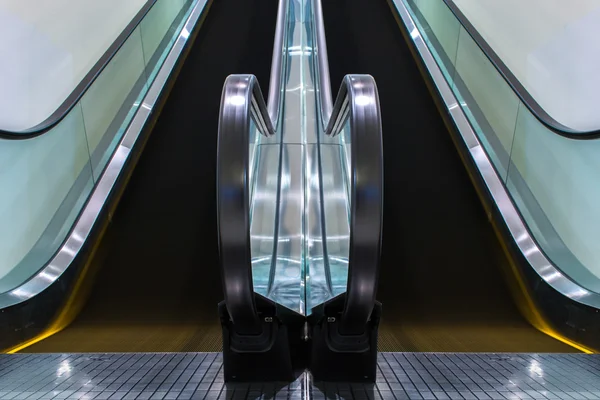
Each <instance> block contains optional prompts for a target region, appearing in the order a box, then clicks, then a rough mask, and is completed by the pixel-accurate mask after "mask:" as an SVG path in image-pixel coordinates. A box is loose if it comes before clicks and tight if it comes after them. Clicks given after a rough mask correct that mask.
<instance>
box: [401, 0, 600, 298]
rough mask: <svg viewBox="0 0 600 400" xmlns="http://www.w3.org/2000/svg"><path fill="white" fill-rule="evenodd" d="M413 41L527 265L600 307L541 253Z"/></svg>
mask: <svg viewBox="0 0 600 400" xmlns="http://www.w3.org/2000/svg"><path fill="white" fill-rule="evenodd" d="M394 4H395V5H396V9H397V10H398V14H399V15H400V18H401V19H402V21H403V23H404V25H405V27H406V29H407V31H408V32H415V31H417V32H418V28H417V26H416V24H415V22H414V20H413V18H412V16H411V15H410V12H409V11H408V8H407V6H406V4H405V3H404V1H403V0H394ZM411 38H412V40H413V43H414V45H415V47H416V49H417V51H418V52H419V54H420V56H421V59H422V60H423V62H424V63H425V66H426V68H427V70H428V72H429V75H430V76H431V79H432V80H433V82H434V83H435V85H436V87H437V90H438V92H439V94H440V96H441V98H442V100H443V101H444V104H445V105H446V108H447V110H448V112H449V114H450V116H451V118H452V119H453V120H454V123H455V124H456V126H457V127H458V131H459V133H460V135H461V137H462V140H463V141H464V143H465V144H466V146H467V148H468V150H469V152H470V154H471V157H472V158H473V160H474V162H475V164H476V166H477V168H478V169H479V172H480V174H481V177H482V178H483V181H484V182H485V185H486V187H487V189H488V190H489V192H490V194H491V196H492V199H493V200H494V202H495V204H496V206H497V207H498V210H499V211H500V215H501V216H502V219H503V220H504V223H505V224H506V226H507V227H508V230H509V232H510V234H511V236H512V238H513V240H514V241H515V243H516V244H517V246H518V248H519V250H520V251H521V253H522V254H523V255H524V256H525V258H526V259H527V261H528V263H529V265H530V266H531V267H532V268H533V269H534V270H535V271H536V273H537V274H538V275H539V276H540V277H541V278H542V279H543V280H544V281H545V282H546V283H548V285H550V287H552V288H554V289H555V290H557V291H558V292H559V293H561V294H562V295H564V296H566V297H568V298H570V299H572V300H574V301H576V302H579V303H581V304H584V305H587V306H590V307H594V308H600V294H597V293H594V292H591V291H589V290H587V289H585V288H583V287H581V286H579V285H578V284H576V283H575V282H573V281H572V280H571V279H569V277H568V276H566V275H565V274H563V273H562V272H561V271H560V270H559V269H558V268H556V266H555V265H554V264H553V263H552V262H551V261H550V260H549V259H548V258H547V257H546V256H545V255H544V253H543V252H542V250H541V249H540V247H539V246H538V245H537V243H536V242H535V240H534V239H533V237H532V236H531V234H530V233H529V230H528V229H527V226H526V225H525V222H524V221H523V220H522V219H521V216H520V215H519V212H518V211H517V209H516V207H515V205H514V203H513V202H512V200H511V198H510V196H509V194H508V192H507V190H506V188H505V186H504V184H503V183H502V180H501V179H500V177H499V176H498V174H497V172H496V170H495V169H494V167H493V166H492V162H491V160H490V158H489V157H488V155H487V153H486V152H485V150H484V148H483V146H482V145H481V143H480V141H479V139H478V138H477V135H476V134H475V132H474V131H473V128H472V127H471V124H470V123H469V121H468V119H467V117H466V115H465V114H464V111H463V107H458V104H459V102H458V100H457V99H456V97H455V96H454V93H453V92H452V90H451V88H450V86H449V85H448V83H447V81H446V79H445V78H444V76H443V73H442V71H441V69H440V67H439V66H438V64H437V62H436V61H435V58H434V57H433V55H432V54H431V52H430V51H429V48H428V47H427V44H426V42H425V40H424V39H423V37H422V35H421V34H418V35H417V34H415V35H411Z"/></svg>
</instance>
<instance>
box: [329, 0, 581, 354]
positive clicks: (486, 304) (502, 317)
mask: <svg viewBox="0 0 600 400" xmlns="http://www.w3.org/2000/svg"><path fill="white" fill-rule="evenodd" d="M323 12H324V20H325V29H326V34H327V40H328V50H329V63H330V69H331V77H332V79H331V81H332V82H333V84H334V85H335V84H336V82H339V80H340V79H341V77H343V76H344V75H345V74H347V73H350V72H352V73H368V74H371V75H373V76H374V77H375V79H376V80H377V82H378V84H379V95H380V98H381V107H382V118H383V132H384V137H383V141H384V163H385V171H386V174H385V186H384V188H385V195H384V218H385V219H384V224H383V225H384V228H383V245H382V267H381V279H380V286H379V291H378V298H379V300H381V301H382V303H383V304H384V313H383V317H382V322H381V326H380V340H379V349H380V350H381V351H444V352H473V351H476V352H573V351H576V350H575V349H574V348H573V347H570V346H568V345H566V344H564V343H562V342H560V341H558V340H556V339H554V338H552V337H550V336H547V335H545V334H544V333H542V332H540V331H538V330H536V329H535V328H533V327H532V326H531V325H530V324H529V323H528V322H527V321H526V320H525V318H524V317H523V316H522V315H521V313H520V312H519V310H518V308H517V306H516V305H515V303H514V301H513V299H512V297H511V293H510V291H509V288H508V286H507V283H506V282H507V279H506V275H505V274H504V271H507V270H508V269H509V268H510V266H509V260H508V259H507V257H506V256H505V253H504V252H503V249H502V247H501V244H500V243H499V241H498V239H497V237H496V235H495V232H494V230H493V228H492V225H491V224H490V223H489V221H488V217H487V214H486V212H485V210H484V208H483V207H482V204H481V202H480V200H479V198H478V196H477V192H476V190H475V189H474V187H473V184H472V182H471V181H470V179H469V175H468V173H467V170H466V169H465V166H464V165H463V163H462V161H461V158H460V156H459V153H458V152H457V149H456V147H455V145H454V143H453V141H452V138H451V135H450V134H449V132H448V128H447V127H446V125H445V124H444V120H443V119H442V117H441V115H440V112H439V111H438V108H437V107H436V104H435V102H434V99H433V98H432V95H431V94H430V92H429V90H428V87H427V85H426V82H425V80H424V79H423V77H422V75H421V73H420V71H419V67H418V64H417V63H416V62H415V58H414V56H413V54H412V53H411V49H410V47H409V46H408V45H407V42H406V41H405V39H404V37H403V36H402V33H401V31H400V29H401V28H400V27H399V26H398V23H397V22H396V20H395V18H394V15H393V13H392V11H391V9H390V6H389V5H388V4H387V2H386V1H385V0H377V1H370V2H364V1H360V0H329V1H324V2H323Z"/></svg>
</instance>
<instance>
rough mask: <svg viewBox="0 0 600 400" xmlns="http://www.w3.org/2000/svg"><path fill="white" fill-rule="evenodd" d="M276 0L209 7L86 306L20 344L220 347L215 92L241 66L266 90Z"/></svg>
mask: <svg viewBox="0 0 600 400" xmlns="http://www.w3.org/2000/svg"><path fill="white" fill-rule="evenodd" d="M277 4H278V2H277V1H276V0H269V1H244V2H239V1H235V0H220V1H215V2H214V3H213V4H212V6H211V7H210V10H209V11H208V14H207V16H206V19H205V21H204V22H203V24H202V25H201V26H200V28H199V32H198V33H197V38H196V39H195V42H194V43H193V44H192V47H191V49H190V52H189V54H188V56H187V59H186V61H185V63H184V64H183V66H182V69H181V71H180V73H179V76H178V77H177V80H176V81H175V83H174V86H173V87H172V90H171V92H170V95H169V97H168V98H167V99H166V102H165V103H164V106H163V109H162V112H161V114H160V115H159V117H158V120H157V121H156V124H155V126H154V128H153V130H152V133H151V135H150V137H149V139H148V142H147V143H146V145H145V149H144V151H143V153H142V155H141V158H140V159H139V161H138V164H137V167H136V168H135V170H134V172H133V175H132V177H131V179H130V181H129V184H128V186H127V188H126V190H125V192H124V194H123V197H122V199H121V201H120V204H119V206H118V208H117V210H116V212H115V214H114V215H113V217H112V223H111V224H110V226H109V228H108V231H107V233H106V234H105V236H104V239H103V241H102V243H101V244H100V247H99V250H98V251H97V255H96V262H98V263H99V264H100V266H101V268H100V269H99V272H98V275H97V277H96V279H95V283H94V286H93V288H92V290H91V294H90V297H89V300H88V301H87V303H86V305H85V308H84V309H83V310H82V312H81V313H80V314H79V316H78V317H77V319H76V320H75V321H74V322H73V323H72V324H70V325H69V326H68V327H66V328H65V329H64V330H62V331H60V332H58V333H56V334H54V335H52V336H49V337H48V338H46V339H45V340H42V341H40V342H38V343H35V344H33V345H32V346H29V347H26V348H25V349H23V350H22V352H36V353H40V352H157V351H158V352H163V351H219V350H220V348H221V329H220V325H219V320H218V316H217V313H216V306H217V303H218V302H219V301H220V300H221V299H222V293H221V283H220V275H219V267H218V265H219V264H218V252H217V237H216V234H215V233H216V231H217V226H216V218H215V215H216V205H215V197H216V194H215V175H216V171H215V166H216V145H217V143H216V139H217V122H218V115H219V98H220V94H221V90H222V85H223V81H224V80H225V78H226V76H227V75H229V74H231V73H239V72H247V71H252V72H253V73H254V74H256V75H257V76H258V78H259V79H260V81H261V82H262V83H263V89H264V90H265V95H266V91H267V90H268V84H267V83H268V81H269V79H268V78H269V71H270V66H271V65H270V61H271V55H272V50H273V36H274V31H275V21H276V16H277Z"/></svg>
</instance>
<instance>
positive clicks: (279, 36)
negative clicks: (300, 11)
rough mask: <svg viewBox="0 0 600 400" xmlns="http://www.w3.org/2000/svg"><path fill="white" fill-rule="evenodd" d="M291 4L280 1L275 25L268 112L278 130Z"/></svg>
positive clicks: (284, 0)
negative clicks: (287, 18)
mask: <svg viewBox="0 0 600 400" xmlns="http://www.w3.org/2000/svg"><path fill="white" fill-rule="evenodd" d="M288 4H289V2H288V1H286V0H279V5H278V7H277V22H276V23H275V40H274V42H273V59H272V61H271V77H270V80H269V96H268V100H267V110H268V111H269V116H270V117H271V121H272V122H273V126H274V127H275V129H277V125H278V121H279V110H280V108H281V107H280V105H281V92H282V90H283V80H282V75H283V71H284V67H283V63H284V52H285V43H286V40H285V39H286V34H287V29H286V28H285V21H286V17H287V9H288Z"/></svg>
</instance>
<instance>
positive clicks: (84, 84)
mask: <svg viewBox="0 0 600 400" xmlns="http://www.w3.org/2000/svg"><path fill="white" fill-rule="evenodd" d="M156 2H157V0H147V1H146V3H145V4H144V5H143V7H142V8H141V9H140V10H139V11H138V13H137V14H136V15H135V17H133V19H132V20H131V21H130V22H129V24H127V26H126V27H125V29H123V31H122V32H121V34H119V36H118V37H117V38H116V39H115V41H114V42H113V43H112V44H111V45H110V46H109V48H108V49H107V50H106V51H105V52H104V54H102V56H101V57H100V58H99V59H98V61H97V62H96V63H95V64H94V66H93V67H92V68H91V69H90V71H89V72H88V73H87V74H86V75H85V76H84V77H83V79H82V80H81V82H79V84H77V86H75V88H74V89H73V91H72V92H71V94H69V96H67V98H66V99H65V100H64V101H63V102H62V103H61V104H60V105H59V106H58V108H57V109H56V110H55V111H54V112H53V113H52V114H50V116H49V117H48V118H46V119H45V120H44V121H42V122H40V123H39V124H37V125H35V126H33V127H31V128H29V129H25V130H22V131H10V130H3V129H0V138H2V139H13V140H19V139H31V138H32V137H35V136H39V135H41V134H43V133H46V132H48V131H49V130H51V129H52V128H54V127H55V126H56V125H58V124H59V123H60V122H61V121H62V120H63V119H65V117H66V116H67V115H68V114H69V113H70V112H71V110H72V109H73V108H74V107H75V105H76V104H77V103H78V102H79V100H81V98H82V97H83V95H84V94H85V92H87V90H88V89H89V88H90V86H91V85H92V84H93V83H94V82H95V81H96V79H97V78H98V77H99V76H100V74H101V73H102V71H104V69H105V68H106V67H107V66H108V64H109V63H110V62H111V60H112V59H113V58H114V57H115V55H116V54H117V53H118V52H119V50H120V49H121V47H123V45H124V44H125V42H126V41H127V39H129V37H130V36H131V34H132V33H133V32H134V31H135V29H136V28H137V27H138V26H139V24H140V23H141V22H142V20H143V19H144V17H145V16H146V15H147V14H148V12H149V11H150V10H151V9H152V7H153V6H154V4H155V3H156Z"/></svg>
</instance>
